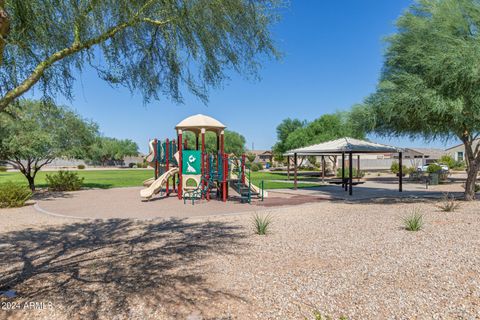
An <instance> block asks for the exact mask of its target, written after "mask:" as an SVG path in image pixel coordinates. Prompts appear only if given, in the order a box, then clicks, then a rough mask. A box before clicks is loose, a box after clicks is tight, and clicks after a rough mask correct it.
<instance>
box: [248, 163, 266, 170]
mask: <svg viewBox="0 0 480 320" xmlns="http://www.w3.org/2000/svg"><path fill="white" fill-rule="evenodd" d="M262 169H263V164H261V163H260V162H253V163H251V164H250V170H252V171H253V172H256V171H259V170H262Z"/></svg>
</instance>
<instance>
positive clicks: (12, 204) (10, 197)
mask: <svg viewBox="0 0 480 320" xmlns="http://www.w3.org/2000/svg"><path fill="white" fill-rule="evenodd" d="M31 196H32V192H31V191H30V189H29V188H27V187H26V186H23V185H20V184H17V183H13V182H7V183H3V184H0V208H17V207H22V206H23V205H25V202H27V200H28V199H30V197H31Z"/></svg>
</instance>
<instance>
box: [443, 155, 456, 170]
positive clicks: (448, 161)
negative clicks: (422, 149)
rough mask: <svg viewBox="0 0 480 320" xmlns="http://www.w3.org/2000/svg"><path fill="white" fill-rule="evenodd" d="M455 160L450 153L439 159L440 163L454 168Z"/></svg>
mask: <svg viewBox="0 0 480 320" xmlns="http://www.w3.org/2000/svg"><path fill="white" fill-rule="evenodd" d="M456 162H457V161H455V159H454V158H453V157H452V156H450V155H444V156H442V157H441V158H440V161H439V163H440V164H444V165H446V166H448V167H449V168H450V169H452V168H455V164H456Z"/></svg>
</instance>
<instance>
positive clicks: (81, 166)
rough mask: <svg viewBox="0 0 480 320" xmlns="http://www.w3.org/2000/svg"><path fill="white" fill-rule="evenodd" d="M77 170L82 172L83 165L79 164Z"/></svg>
mask: <svg viewBox="0 0 480 320" xmlns="http://www.w3.org/2000/svg"><path fill="white" fill-rule="evenodd" d="M77 169H79V170H83V169H85V165H84V164H79V165H78V166H77Z"/></svg>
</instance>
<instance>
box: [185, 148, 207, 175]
mask: <svg viewBox="0 0 480 320" xmlns="http://www.w3.org/2000/svg"><path fill="white" fill-rule="evenodd" d="M182 156H183V159H182V174H201V164H202V153H201V151H197V150H184V151H183V155H182Z"/></svg>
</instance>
